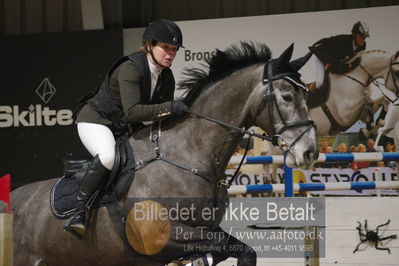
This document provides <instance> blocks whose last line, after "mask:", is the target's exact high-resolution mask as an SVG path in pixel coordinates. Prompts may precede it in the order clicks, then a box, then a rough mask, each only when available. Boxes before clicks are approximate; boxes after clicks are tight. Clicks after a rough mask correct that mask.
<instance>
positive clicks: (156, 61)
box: [149, 48, 172, 69]
mask: <svg viewBox="0 0 399 266" xmlns="http://www.w3.org/2000/svg"><path fill="white" fill-rule="evenodd" d="M149 53H150V55H151V58H152V60H153V61H154V62H155V64H157V65H158V66H160V67H161V68H162V69H164V68H166V67H165V66H163V65H161V64H160V63H159V62H158V60H156V59H155V56H154V53H153V52H152V48H150V49H149ZM171 65H172V64H170V65H169V66H168V67H170V66H171Z"/></svg>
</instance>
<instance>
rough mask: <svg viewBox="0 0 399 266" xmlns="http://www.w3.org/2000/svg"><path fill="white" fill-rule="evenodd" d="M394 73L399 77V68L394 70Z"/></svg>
mask: <svg viewBox="0 0 399 266" xmlns="http://www.w3.org/2000/svg"><path fill="white" fill-rule="evenodd" d="M393 73H394V75H395V78H399V70H396V71H394V72H393Z"/></svg>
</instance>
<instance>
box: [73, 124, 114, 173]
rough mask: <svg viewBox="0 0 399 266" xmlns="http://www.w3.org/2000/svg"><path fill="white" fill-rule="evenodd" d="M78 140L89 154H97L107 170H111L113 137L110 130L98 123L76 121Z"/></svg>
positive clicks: (112, 163) (112, 164)
mask: <svg viewBox="0 0 399 266" xmlns="http://www.w3.org/2000/svg"><path fill="white" fill-rule="evenodd" d="M78 134H79V137H80V140H81V141H82V143H83V145H84V146H85V147H86V149H87V150H88V151H89V152H90V154H91V155H92V156H93V157H95V156H96V155H98V157H99V158H100V161H101V163H102V164H103V165H104V166H105V168H107V169H108V170H112V167H113V166H114V160H115V138H114V135H113V134H112V131H111V130H110V129H109V128H108V127H106V126H104V125H100V124H95V123H78Z"/></svg>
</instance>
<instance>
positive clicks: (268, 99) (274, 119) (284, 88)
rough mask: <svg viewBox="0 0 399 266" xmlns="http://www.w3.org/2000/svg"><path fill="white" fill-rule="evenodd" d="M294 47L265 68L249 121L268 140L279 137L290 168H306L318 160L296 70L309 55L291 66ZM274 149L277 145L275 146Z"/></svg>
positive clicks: (302, 87) (249, 104) (250, 106)
mask: <svg viewBox="0 0 399 266" xmlns="http://www.w3.org/2000/svg"><path fill="white" fill-rule="evenodd" d="M292 51H293V45H291V46H290V47H289V48H287V49H286V50H285V51H284V52H283V53H282V54H281V55H280V57H279V58H277V59H274V60H271V61H270V62H268V63H266V64H265V65H264V72H263V78H262V80H261V82H260V83H259V84H258V86H257V87H256V88H255V89H254V91H253V93H252V95H251V97H250V99H249V102H248V106H249V107H248V108H249V110H248V111H249V113H250V117H251V120H252V121H254V123H255V125H256V126H259V127H261V128H262V129H263V130H265V131H266V132H267V134H269V135H270V136H280V137H281V138H280V140H282V141H283V145H281V143H280V146H281V148H282V149H283V150H284V151H285V152H286V153H287V163H288V165H290V166H297V167H301V168H309V167H311V166H312V164H313V162H314V161H315V159H317V157H318V148H317V138H316V130H315V126H314V123H313V121H312V120H310V116H309V113H308V109H307V106H306V101H305V100H306V94H307V88H306V85H305V84H304V83H303V82H302V81H301V80H300V74H299V73H298V70H299V69H300V68H301V67H302V66H303V65H304V64H305V63H306V62H307V60H308V59H309V57H310V54H308V55H306V56H304V57H302V58H299V59H297V60H295V61H292V62H290V59H291V56H292ZM274 144H275V145H276V144H278V143H274Z"/></svg>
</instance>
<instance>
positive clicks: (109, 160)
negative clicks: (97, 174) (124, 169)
mask: <svg viewBox="0 0 399 266" xmlns="http://www.w3.org/2000/svg"><path fill="white" fill-rule="evenodd" d="M98 157H99V158H100V161H101V163H102V164H103V165H104V167H105V168H107V169H108V170H112V167H113V166H114V161H115V152H114V151H112V152H111V151H106V152H101V153H98Z"/></svg>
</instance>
